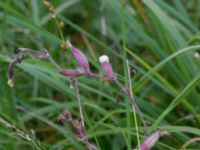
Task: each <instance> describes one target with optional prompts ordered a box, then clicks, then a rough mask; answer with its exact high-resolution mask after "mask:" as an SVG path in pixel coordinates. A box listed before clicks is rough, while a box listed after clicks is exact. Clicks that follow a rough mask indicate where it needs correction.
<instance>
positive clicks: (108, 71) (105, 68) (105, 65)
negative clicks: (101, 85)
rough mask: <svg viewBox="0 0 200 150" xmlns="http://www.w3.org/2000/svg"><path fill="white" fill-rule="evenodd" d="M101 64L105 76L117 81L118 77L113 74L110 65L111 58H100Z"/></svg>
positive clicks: (103, 56) (105, 56)
mask: <svg viewBox="0 0 200 150" xmlns="http://www.w3.org/2000/svg"><path fill="white" fill-rule="evenodd" d="M99 62H100V63H101V66H102V69H103V71H104V74H105V75H106V76H107V77H108V78H110V79H111V80H115V79H116V77H115V75H114V73H113V70H112V66H111V65H110V63H109V57H108V56H107V55H102V56H100V57H99Z"/></svg>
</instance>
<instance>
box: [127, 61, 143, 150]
mask: <svg viewBox="0 0 200 150" xmlns="http://www.w3.org/2000/svg"><path fill="white" fill-rule="evenodd" d="M126 62H127V68H128V83H129V90H130V96H131V98H133V92H132V83H131V72H130V68H129V62H128V60H127V61H126ZM132 109H133V115H134V122H135V130H136V136H137V143H138V149H139V150H140V149H141V148H140V137H139V130H138V124H137V116H136V112H135V108H134V106H133V105H132Z"/></svg>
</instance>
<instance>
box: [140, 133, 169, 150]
mask: <svg viewBox="0 0 200 150" xmlns="http://www.w3.org/2000/svg"><path fill="white" fill-rule="evenodd" d="M165 135H169V133H168V132H167V131H156V132H154V133H152V134H151V135H149V136H148V137H147V138H146V139H145V140H144V142H143V143H142V144H141V145H140V148H141V150H150V149H151V148H152V147H153V146H154V145H155V143H156V142H157V141H158V140H159V139H160V137H162V136H165Z"/></svg>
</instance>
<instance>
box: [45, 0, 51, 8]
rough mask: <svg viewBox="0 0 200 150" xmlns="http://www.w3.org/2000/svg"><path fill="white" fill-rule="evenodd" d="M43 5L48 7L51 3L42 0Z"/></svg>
mask: <svg viewBox="0 0 200 150" xmlns="http://www.w3.org/2000/svg"><path fill="white" fill-rule="evenodd" d="M44 5H45V6H46V7H47V8H49V7H50V6H51V3H50V2H49V1H48V0H44Z"/></svg>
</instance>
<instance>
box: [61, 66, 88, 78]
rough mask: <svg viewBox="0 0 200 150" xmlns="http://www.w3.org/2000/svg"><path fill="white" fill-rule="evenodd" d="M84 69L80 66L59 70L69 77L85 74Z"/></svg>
mask: <svg viewBox="0 0 200 150" xmlns="http://www.w3.org/2000/svg"><path fill="white" fill-rule="evenodd" d="M85 73H86V72H85V70H83V69H82V68H77V69H62V70H61V71H60V74H62V75H65V76H69V77H78V76H80V75H83V74H85Z"/></svg>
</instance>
